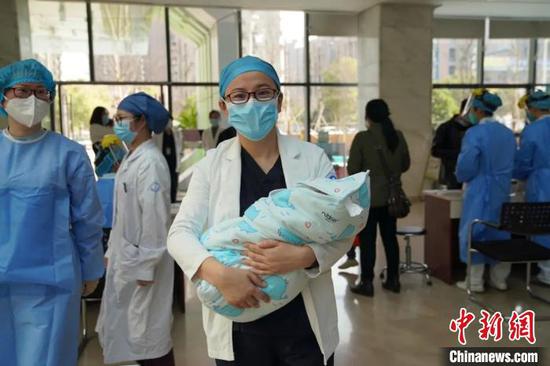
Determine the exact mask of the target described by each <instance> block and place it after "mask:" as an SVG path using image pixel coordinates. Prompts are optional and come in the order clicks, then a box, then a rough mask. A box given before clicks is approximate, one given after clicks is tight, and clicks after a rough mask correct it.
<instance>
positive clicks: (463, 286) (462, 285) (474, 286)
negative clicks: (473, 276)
mask: <svg viewBox="0 0 550 366" xmlns="http://www.w3.org/2000/svg"><path fill="white" fill-rule="evenodd" d="M456 287H458V288H459V289H461V290H464V291H466V288H467V286H466V281H458V282H457V283H456ZM470 291H472V292H476V293H478V294H479V293H482V292H485V287H484V286H483V285H481V284H470Z"/></svg>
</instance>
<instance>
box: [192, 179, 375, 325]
mask: <svg viewBox="0 0 550 366" xmlns="http://www.w3.org/2000/svg"><path fill="white" fill-rule="evenodd" d="M369 206H370V189H369V179H368V173H358V174H355V175H352V176H349V177H346V178H342V179H328V178H318V179H314V180H310V181H305V182H301V183H298V184H297V186H296V187H294V188H289V189H279V190H275V191H272V192H271V193H270V194H269V196H268V197H265V198H261V199H259V200H258V201H256V202H255V203H254V204H253V205H252V206H250V207H249V208H248V209H247V210H246V211H245V213H244V216H243V217H239V218H236V219H231V220H227V221H224V222H222V223H220V224H218V225H215V226H213V227H212V228H210V229H209V230H207V231H206V232H205V233H204V234H203V235H202V236H201V238H200V241H201V243H202V245H204V247H205V248H206V249H208V251H209V252H210V253H211V254H212V255H213V256H214V257H215V258H216V259H217V260H218V261H219V262H221V263H222V264H224V265H226V266H228V267H236V268H243V269H247V268H248V267H247V266H246V265H244V264H243V263H242V261H243V259H244V257H243V255H242V251H243V250H244V248H243V244H244V243H247V242H250V243H258V242H260V241H262V240H266V239H272V240H280V241H283V242H286V243H289V244H292V245H308V244H312V243H315V244H317V245H323V244H328V243H332V242H335V241H339V240H344V239H345V240H349V241H350V246H351V242H352V240H353V238H354V237H355V235H356V234H357V233H358V232H359V231H360V230H362V229H363V227H364V226H365V225H366V223H367V218H368V212H369ZM263 279H264V281H265V282H266V283H267V286H266V287H265V288H263V289H262V290H263V291H264V292H265V293H266V294H267V295H268V296H269V297H270V298H271V301H270V302H269V303H261V305H260V307H259V308H249V309H239V308H236V307H234V306H231V305H229V304H228V303H227V302H226V301H225V299H224V297H223V296H222V294H221V293H220V292H219V291H218V289H217V288H216V287H214V286H213V285H211V284H210V283H208V282H206V281H204V280H198V281H196V283H195V285H196V287H197V294H198V297H199V299H200V300H201V302H202V303H203V304H204V305H205V306H207V307H208V308H210V309H212V310H213V311H215V312H217V313H219V314H222V315H224V316H226V317H228V318H230V319H231V320H233V321H236V322H249V321H253V320H256V319H259V318H261V317H263V316H265V315H267V314H269V313H271V312H273V311H275V310H277V309H279V308H281V307H282V306H284V305H286V304H287V303H289V302H290V301H291V300H292V299H294V298H295V297H296V296H297V295H298V294H300V293H301V292H302V290H303V289H304V288H305V286H306V284H307V279H308V277H307V275H306V273H305V271H304V270H300V271H294V272H291V273H287V274H284V275H270V276H263Z"/></svg>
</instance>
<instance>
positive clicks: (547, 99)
mask: <svg viewBox="0 0 550 366" xmlns="http://www.w3.org/2000/svg"><path fill="white" fill-rule="evenodd" d="M527 106H528V107H529V108H535V109H541V110H547V109H550V94H548V93H546V92H544V91H542V90H536V91H534V92H533V93H531V94H529V97H527Z"/></svg>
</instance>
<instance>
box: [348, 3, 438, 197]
mask: <svg viewBox="0 0 550 366" xmlns="http://www.w3.org/2000/svg"><path fill="white" fill-rule="evenodd" d="M433 10H434V7H433V6H431V5H415V4H406V5H405V4H380V5H376V6H374V7H372V8H369V9H367V10H365V11H363V12H362V13H361V14H360V15H359V24H358V28H359V30H358V33H359V53H360V55H359V79H360V80H359V98H360V99H359V102H360V104H361V106H362V107H363V108H362V111H361V113H362V116H364V105H365V104H366V102H367V101H368V100H370V99H373V98H383V99H384V100H386V102H387V103H388V104H389V106H390V110H391V112H392V120H393V122H394V124H395V126H396V128H398V129H399V130H401V131H403V133H404V134H405V138H406V139H407V143H408V145H409V150H410V153H411V161H412V165H411V169H410V170H409V172H407V173H406V174H405V175H404V176H403V182H404V187H405V191H406V192H407V194H409V195H410V196H411V197H419V196H420V195H421V191H422V184H423V180H424V173H425V170H426V166H427V162H428V157H429V152H430V145H431V139H432V131H431V91H432V22H433Z"/></svg>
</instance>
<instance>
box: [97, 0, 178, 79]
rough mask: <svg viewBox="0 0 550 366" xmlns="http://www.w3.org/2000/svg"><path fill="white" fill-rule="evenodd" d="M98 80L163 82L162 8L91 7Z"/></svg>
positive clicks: (165, 72)
mask: <svg viewBox="0 0 550 366" xmlns="http://www.w3.org/2000/svg"><path fill="white" fill-rule="evenodd" d="M92 19H93V35H94V64H95V77H96V80H98V81H133V82H136V81H166V80H167V76H168V75H167V65H166V29H165V22H164V8H163V7H161V6H147V5H115V4H97V3H94V4H92Z"/></svg>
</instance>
